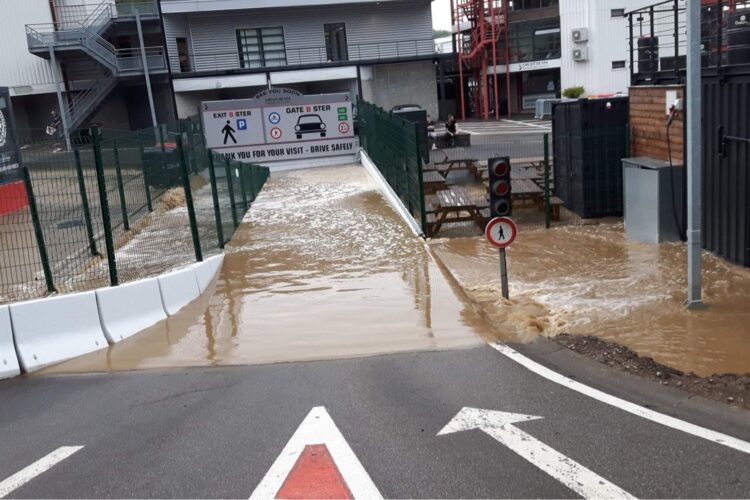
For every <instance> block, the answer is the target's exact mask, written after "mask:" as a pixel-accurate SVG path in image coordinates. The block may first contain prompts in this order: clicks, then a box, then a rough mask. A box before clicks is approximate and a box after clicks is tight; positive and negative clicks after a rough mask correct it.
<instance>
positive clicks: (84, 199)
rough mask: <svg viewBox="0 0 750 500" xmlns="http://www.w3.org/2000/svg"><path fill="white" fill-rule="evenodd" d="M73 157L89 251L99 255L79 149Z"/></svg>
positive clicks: (74, 152) (76, 149) (75, 150)
mask: <svg viewBox="0 0 750 500" xmlns="http://www.w3.org/2000/svg"><path fill="white" fill-rule="evenodd" d="M73 156H74V157H75V160H76V173H77V174H78V191H79V192H80V193H81V205H82V206H83V219H84V221H85V222H86V236H88V239H89V249H90V250H91V255H99V251H98V250H97V249H96V239H94V227H93V225H92V224H91V210H90V209H89V197H88V194H87V193H86V180H85V179H84V177H83V166H82V165H81V152H80V151H79V150H78V148H75V149H74V150H73Z"/></svg>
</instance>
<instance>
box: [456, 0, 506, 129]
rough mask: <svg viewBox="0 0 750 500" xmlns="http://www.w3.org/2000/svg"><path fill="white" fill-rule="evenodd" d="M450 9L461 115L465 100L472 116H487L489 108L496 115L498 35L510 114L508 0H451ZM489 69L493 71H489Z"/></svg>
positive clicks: (464, 109)
mask: <svg viewBox="0 0 750 500" xmlns="http://www.w3.org/2000/svg"><path fill="white" fill-rule="evenodd" d="M451 11H452V18H451V19H452V26H453V28H454V37H455V46H456V52H457V56H458V68H459V69H458V70H459V79H460V103H461V118H462V119H466V107H467V106H466V105H467V102H471V103H472V104H473V109H474V112H475V116H476V118H481V119H484V120H487V119H489V118H490V112H491V110H492V108H494V115H495V118H500V98H499V97H500V96H499V94H500V89H499V86H498V75H497V73H498V49H497V42H498V41H499V40H500V37H504V41H505V44H504V45H505V49H504V52H505V54H504V57H503V60H504V61H503V62H504V63H505V68H506V73H505V77H506V96H507V99H508V106H507V108H508V116H510V114H511V110H510V108H511V106H510V44H509V40H508V11H509V9H508V0H451ZM491 68H492V69H494V71H492V72H491V74H490V69H491ZM490 78H491V79H492V86H491V88H490ZM491 93H492V99H490V94H491Z"/></svg>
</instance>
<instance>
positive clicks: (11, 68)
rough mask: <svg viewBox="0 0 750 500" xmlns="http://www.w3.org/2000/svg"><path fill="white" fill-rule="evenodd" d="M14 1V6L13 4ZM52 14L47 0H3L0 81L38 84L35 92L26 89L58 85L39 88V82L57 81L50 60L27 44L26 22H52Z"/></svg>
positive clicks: (17, 83) (47, 83) (44, 83)
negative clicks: (32, 50) (39, 54)
mask: <svg viewBox="0 0 750 500" xmlns="http://www.w3.org/2000/svg"><path fill="white" fill-rule="evenodd" d="M10 3H12V4H13V5H12V7H11V6H10V5H9V4H10ZM51 22H52V14H51V13H50V10H49V4H48V3H47V0H23V1H18V2H15V1H14V2H8V0H5V1H4V2H3V10H2V14H0V47H2V56H0V85H3V86H7V87H11V95H13V92H14V91H15V90H19V89H14V87H29V86H31V87H34V88H32V89H31V92H27V91H26V90H28V89H23V92H22V93H35V92H38V91H40V90H43V91H45V92H49V91H54V89H51V90H50V89H49V88H46V89H39V88H35V87H37V86H49V84H51V83H54V79H53V75H52V71H51V69H50V64H49V62H48V61H47V60H45V59H42V58H41V57H37V56H34V55H31V54H30V53H29V49H28V46H27V44H26V29H25V25H26V24H37V23H51Z"/></svg>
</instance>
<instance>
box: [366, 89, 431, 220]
mask: <svg viewBox="0 0 750 500" xmlns="http://www.w3.org/2000/svg"><path fill="white" fill-rule="evenodd" d="M357 120H358V127H359V136H360V142H361V144H362V148H363V149H364V150H365V151H366V152H367V154H368V156H369V157H370V158H371V159H372V161H373V162H374V163H375V165H376V166H377V168H378V169H379V170H380V172H381V173H382V174H383V177H385V179H386V181H388V184H389V185H390V186H391V188H393V191H395V193H396V194H397V195H398V196H399V197H400V198H401V201H402V202H403V203H404V206H406V208H407V209H408V210H409V212H411V214H412V216H413V217H414V219H415V220H416V221H417V222H418V223H419V225H420V227H421V228H422V230H423V231H424V232H425V233H427V232H428V223H427V212H426V208H425V191H424V183H423V179H422V158H421V156H420V153H419V142H420V138H419V131H418V128H417V125H416V124H415V123H412V122H409V121H406V120H404V119H403V118H400V117H398V116H394V115H392V114H390V113H388V112H386V111H384V110H383V109H381V108H379V107H377V106H375V105H373V104H370V103H368V102H366V101H363V100H361V99H360V100H359V101H358V102H357Z"/></svg>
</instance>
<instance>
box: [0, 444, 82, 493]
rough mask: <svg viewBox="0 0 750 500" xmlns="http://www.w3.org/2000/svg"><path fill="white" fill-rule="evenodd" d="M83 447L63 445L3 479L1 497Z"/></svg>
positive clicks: (0, 484) (0, 490)
mask: <svg viewBox="0 0 750 500" xmlns="http://www.w3.org/2000/svg"><path fill="white" fill-rule="evenodd" d="M81 448H83V446H61V447H60V448H58V449H56V450H55V451H53V452H52V453H50V454H49V455H47V456H45V457H42V458H40V459H39V460H37V461H36V462H34V463H33V464H31V465H29V466H28V467H26V468H25V469H22V470H20V471H18V472H16V473H15V474H13V475H12V476H10V477H9V478H7V479H5V480H3V481H2V482H0V498H5V497H6V496H7V495H8V494H9V493H11V492H12V491H13V490H16V489H18V488H20V487H21V486H23V485H24V484H26V483H28V482H29V481H31V480H32V479H34V478H35V477H37V476H38V475H40V474H43V473H44V472H47V471H48V470H50V469H51V468H52V467H54V466H55V465H57V464H59V463H60V462H62V461H63V460H65V459H66V458H68V457H69V456H71V455H72V454H73V453H75V452H77V451H78V450H80V449H81Z"/></svg>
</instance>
